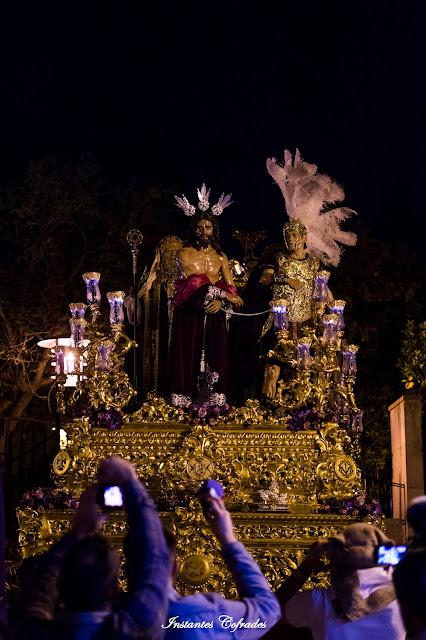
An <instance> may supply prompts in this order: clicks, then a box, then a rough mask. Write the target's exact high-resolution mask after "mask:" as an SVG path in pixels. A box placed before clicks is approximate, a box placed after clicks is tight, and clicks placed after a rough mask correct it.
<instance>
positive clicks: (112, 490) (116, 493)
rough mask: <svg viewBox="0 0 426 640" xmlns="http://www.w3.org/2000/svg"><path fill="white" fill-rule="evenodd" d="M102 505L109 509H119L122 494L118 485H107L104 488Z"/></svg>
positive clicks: (121, 503) (121, 502)
mask: <svg viewBox="0 0 426 640" xmlns="http://www.w3.org/2000/svg"><path fill="white" fill-rule="evenodd" d="M104 505H105V507H108V508H109V509H119V508H120V507H122V506H123V494H122V493H121V490H120V487H117V486H107V487H105V488H104Z"/></svg>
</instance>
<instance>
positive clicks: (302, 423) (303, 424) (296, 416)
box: [288, 407, 321, 431]
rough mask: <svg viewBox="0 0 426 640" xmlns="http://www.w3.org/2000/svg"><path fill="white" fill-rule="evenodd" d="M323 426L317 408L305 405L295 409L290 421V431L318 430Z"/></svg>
mask: <svg viewBox="0 0 426 640" xmlns="http://www.w3.org/2000/svg"><path fill="white" fill-rule="evenodd" d="M320 428H321V420H320V418H319V416H318V413H317V412H316V411H315V409H313V408H310V407H305V408H304V409H299V410H298V411H295V412H294V413H293V415H292V416H291V419H290V421H289V423H288V429H289V430H290V431H303V430H318V429H320Z"/></svg>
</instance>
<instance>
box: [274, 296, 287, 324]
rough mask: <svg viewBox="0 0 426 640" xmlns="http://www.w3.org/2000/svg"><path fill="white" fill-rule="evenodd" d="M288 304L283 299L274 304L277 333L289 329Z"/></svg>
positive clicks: (275, 301)
mask: <svg viewBox="0 0 426 640" xmlns="http://www.w3.org/2000/svg"><path fill="white" fill-rule="evenodd" d="M287 307H288V302H287V300H284V299H283V298H281V299H279V300H274V301H273V302H272V313H273V315H274V329H275V331H283V330H286V329H288V314H287Z"/></svg>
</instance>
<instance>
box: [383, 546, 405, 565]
mask: <svg viewBox="0 0 426 640" xmlns="http://www.w3.org/2000/svg"><path fill="white" fill-rule="evenodd" d="M406 551H407V545H405V544H400V545H397V546H396V547H385V546H381V547H378V549H377V564H391V565H395V564H398V562H399V561H400V560H401V559H402V558H403V557H404V554H405V552H406Z"/></svg>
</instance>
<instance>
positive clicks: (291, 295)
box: [273, 253, 320, 322]
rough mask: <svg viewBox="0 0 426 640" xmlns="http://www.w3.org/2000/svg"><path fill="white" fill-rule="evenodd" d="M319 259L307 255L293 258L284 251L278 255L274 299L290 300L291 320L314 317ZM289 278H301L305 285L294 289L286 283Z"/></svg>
mask: <svg viewBox="0 0 426 640" xmlns="http://www.w3.org/2000/svg"><path fill="white" fill-rule="evenodd" d="M319 264H320V262H319V260H318V258H314V257H313V256H307V257H306V258H305V259H304V260H296V259H294V258H293V259H291V258H289V257H288V256H286V255H285V254H284V253H279V254H278V256H277V266H276V271H275V276H274V281H275V284H274V295H273V297H274V299H276V298H286V299H287V300H288V319H289V320H290V322H304V321H305V320H309V319H310V318H312V312H313V311H312V293H313V289H314V279H315V275H316V274H317V273H318V269H319ZM287 278H292V279H294V280H300V282H302V283H303V286H302V287H301V288H300V289H297V290H295V289H293V288H292V287H290V285H288V284H286V283H285V280H286V279H287Z"/></svg>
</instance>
